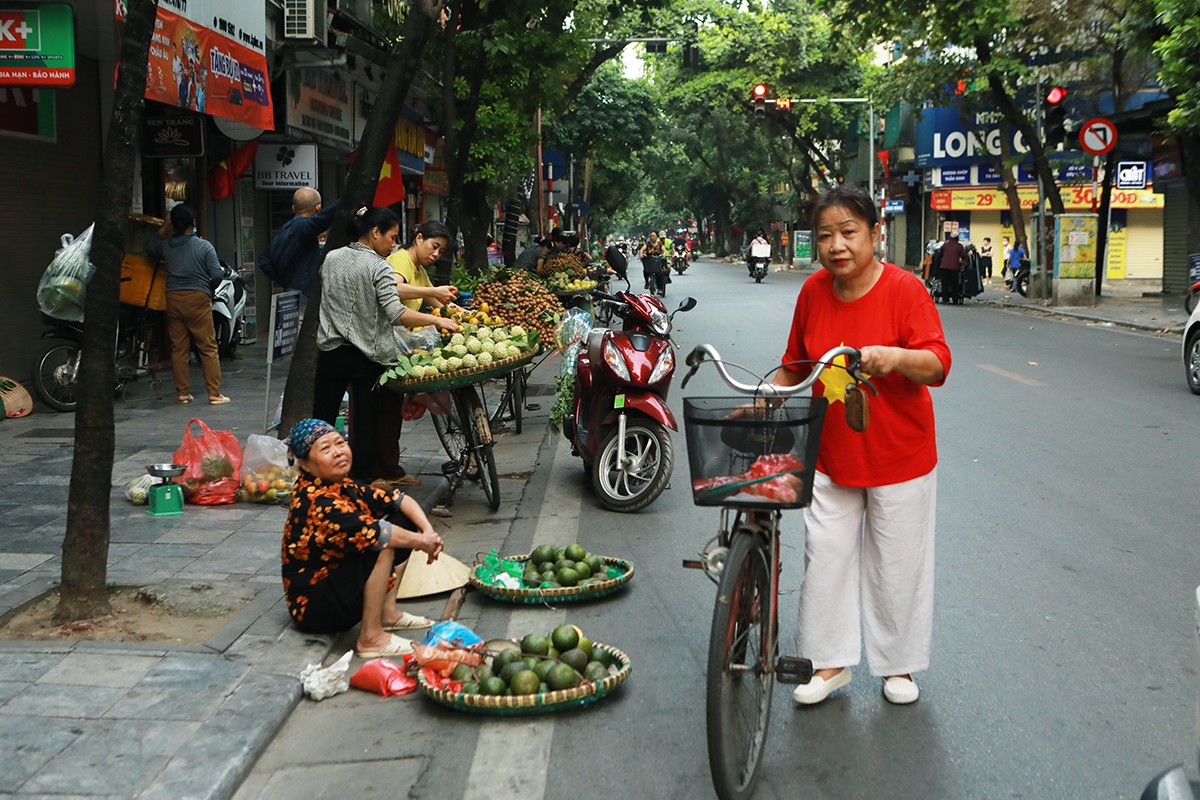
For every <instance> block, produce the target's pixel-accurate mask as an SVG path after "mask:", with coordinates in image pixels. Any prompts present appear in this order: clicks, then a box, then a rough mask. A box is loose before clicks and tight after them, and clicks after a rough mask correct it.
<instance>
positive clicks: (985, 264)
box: [979, 236, 992, 283]
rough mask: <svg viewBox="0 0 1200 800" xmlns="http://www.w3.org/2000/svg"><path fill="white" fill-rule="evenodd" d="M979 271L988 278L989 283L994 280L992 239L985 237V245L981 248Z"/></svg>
mask: <svg viewBox="0 0 1200 800" xmlns="http://www.w3.org/2000/svg"><path fill="white" fill-rule="evenodd" d="M979 269H980V271H981V272H983V277H985V278H987V280H988V282H989V283H991V280H992V240H991V238H990V237H988V236H985V237H983V244H982V245H980V247H979Z"/></svg>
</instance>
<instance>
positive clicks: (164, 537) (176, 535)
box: [154, 527, 233, 545]
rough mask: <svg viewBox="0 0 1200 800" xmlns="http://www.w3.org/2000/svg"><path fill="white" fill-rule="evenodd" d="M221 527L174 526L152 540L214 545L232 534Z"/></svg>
mask: <svg viewBox="0 0 1200 800" xmlns="http://www.w3.org/2000/svg"><path fill="white" fill-rule="evenodd" d="M232 535H233V534H231V533H230V532H229V531H228V530H223V529H221V528H197V527H175V528H171V529H170V530H167V531H163V532H161V533H160V534H159V536H158V538H157V539H155V540H154V542H155V543H156V544H208V545H216V544H220V543H221V542H223V541H225V540H226V539H228V538H229V537H230V536H232Z"/></svg>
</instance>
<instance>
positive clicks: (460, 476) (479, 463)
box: [383, 348, 541, 511]
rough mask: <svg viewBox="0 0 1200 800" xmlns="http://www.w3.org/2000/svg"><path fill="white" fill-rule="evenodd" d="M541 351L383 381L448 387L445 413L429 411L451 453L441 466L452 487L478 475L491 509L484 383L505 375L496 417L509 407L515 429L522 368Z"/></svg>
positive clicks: (421, 389)
mask: <svg viewBox="0 0 1200 800" xmlns="http://www.w3.org/2000/svg"><path fill="white" fill-rule="evenodd" d="M540 355H541V351H540V350H539V349H536V348H535V349H533V350H530V351H527V352H525V353H522V354H521V355H519V356H515V357H512V358H507V359H504V360H501V361H496V362H492V363H490V364H488V365H487V366H481V367H475V368H472V369H466V370H458V371H456V372H454V373H450V374H444V375H437V376H434V377H425V378H405V379H402V380H400V379H393V380H388V381H386V382H384V383H383V386H385V387H386V388H388V389H391V390H392V391H395V392H400V393H404V394H417V393H426V392H443V391H447V392H449V393H450V397H451V403H450V407H449V408H447V409H443V410H444V412H445V413H442V414H438V413H435V414H434V415H433V425H434V428H435V429H436V431H437V435H438V439H439V440H440V441H441V443H442V447H443V448H444V449H445V450H446V455H447V456H448V457H449V458H450V461H449V462H447V463H446V464H445V465H443V467H442V471H443V473H444V474H445V475H446V477H447V478H449V479H450V491H451V493H453V492H456V491H457V490H458V489H459V487H461V486H462V484H463V483H464V481H467V480H470V481H479V484H480V488H482V489H483V494H484V497H485V498H486V499H487V503H488V506H489V507H490V508H491V509H492V510H493V511H494V510H496V509H498V508H500V479H499V476H498V474H497V471H496V457H495V454H494V453H493V452H492V441H493V440H492V425H493V416H490V415H489V414H488V412H487V406H486V404H485V400H484V392H483V385H484V384H485V383H486V382H488V381H494V380H499V379H503V380H504V382H505V391H504V393H503V394H502V395H501V398H500V401H499V403H498V404H497V412H496V414H495V416H496V417H499V416H500V412H501V410H502V409H505V408H507V409H510V410H512V411H513V413H514V415H515V419H516V420H518V422H517V423H516V424H517V432H518V433H519V432H520V422H519V420H520V411H521V409H522V407H523V406H524V400H525V383H526V381H527V380H528V378H527V375H526V373H525V368H526V367H528V366H529V365H530V364H532V363H533V362H534V360H535V359H537V358H538V356H540Z"/></svg>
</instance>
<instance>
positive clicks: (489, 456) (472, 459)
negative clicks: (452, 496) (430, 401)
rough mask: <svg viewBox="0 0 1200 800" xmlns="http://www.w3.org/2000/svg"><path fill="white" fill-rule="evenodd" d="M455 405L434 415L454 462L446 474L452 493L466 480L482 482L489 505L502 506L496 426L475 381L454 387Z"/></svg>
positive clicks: (447, 467) (439, 431) (441, 437)
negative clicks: (495, 450)
mask: <svg viewBox="0 0 1200 800" xmlns="http://www.w3.org/2000/svg"><path fill="white" fill-rule="evenodd" d="M450 396H451V397H452V398H453V401H454V402H453V405H452V406H451V407H450V408H449V409H448V410H447V411H446V413H445V414H434V415H433V428H434V430H435V431H436V432H437V436H438V439H439V440H440V441H441V443H442V448H443V449H444V450H445V451H446V455H447V456H449V457H450V461H448V462H447V463H446V464H444V465H442V473H443V474H444V475H445V476H446V477H447V478H449V479H450V491H451V493H453V492H455V491H457V490H458V487H459V486H461V485H462V483H463V481H464V480H472V481H475V480H477V481H479V484H480V487H481V488H482V489H483V496H484V497H485V498H486V499H487V503H488V507H489V508H491V509H492V510H493V511H496V510H498V509H499V508H500V477H499V475H498V473H497V471H496V456H495V454H494V453H493V452H492V429H491V425H490V424H489V423H488V415H487V411H485V410H484V406H483V400H482V399H481V397H480V392H479V389H478V388H477V387H476V385H475V384H468V385H466V386H460V387H458V388H456V389H451V390H450Z"/></svg>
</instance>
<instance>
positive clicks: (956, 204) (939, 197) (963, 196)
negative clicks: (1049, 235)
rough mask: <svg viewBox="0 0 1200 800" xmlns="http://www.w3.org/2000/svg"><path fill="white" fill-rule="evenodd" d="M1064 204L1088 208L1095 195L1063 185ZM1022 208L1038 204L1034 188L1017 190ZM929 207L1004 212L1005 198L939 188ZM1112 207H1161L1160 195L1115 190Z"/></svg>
mask: <svg viewBox="0 0 1200 800" xmlns="http://www.w3.org/2000/svg"><path fill="white" fill-rule="evenodd" d="M1060 191H1061V193H1062V199H1063V205H1064V206H1065V207H1067V208H1083V209H1090V208H1091V207H1092V198H1093V197H1094V196H1095V195H1094V192H1093V190H1092V187H1091V186H1090V185H1089V186H1064V187H1062V189H1061V190H1060ZM1017 196H1018V197H1019V198H1020V200H1021V208H1033V207H1035V206H1036V205H1037V188H1036V187H1032V186H1022V187H1020V188H1019V189H1017ZM929 205H930V208H932V209H933V210H934V211H1007V210H1008V195H1006V194H1005V193H1004V192H1001V191H999V190H998V189H940V190H937V191H935V192H933V195H932V197H931V198H930V203H929ZM1112 207H1113V208H1162V207H1163V196H1162V195H1161V194H1155V193H1154V192H1151V191H1148V190H1144V189H1143V190H1136V189H1132V190H1124V191H1122V190H1114V191H1113V193H1112Z"/></svg>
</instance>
